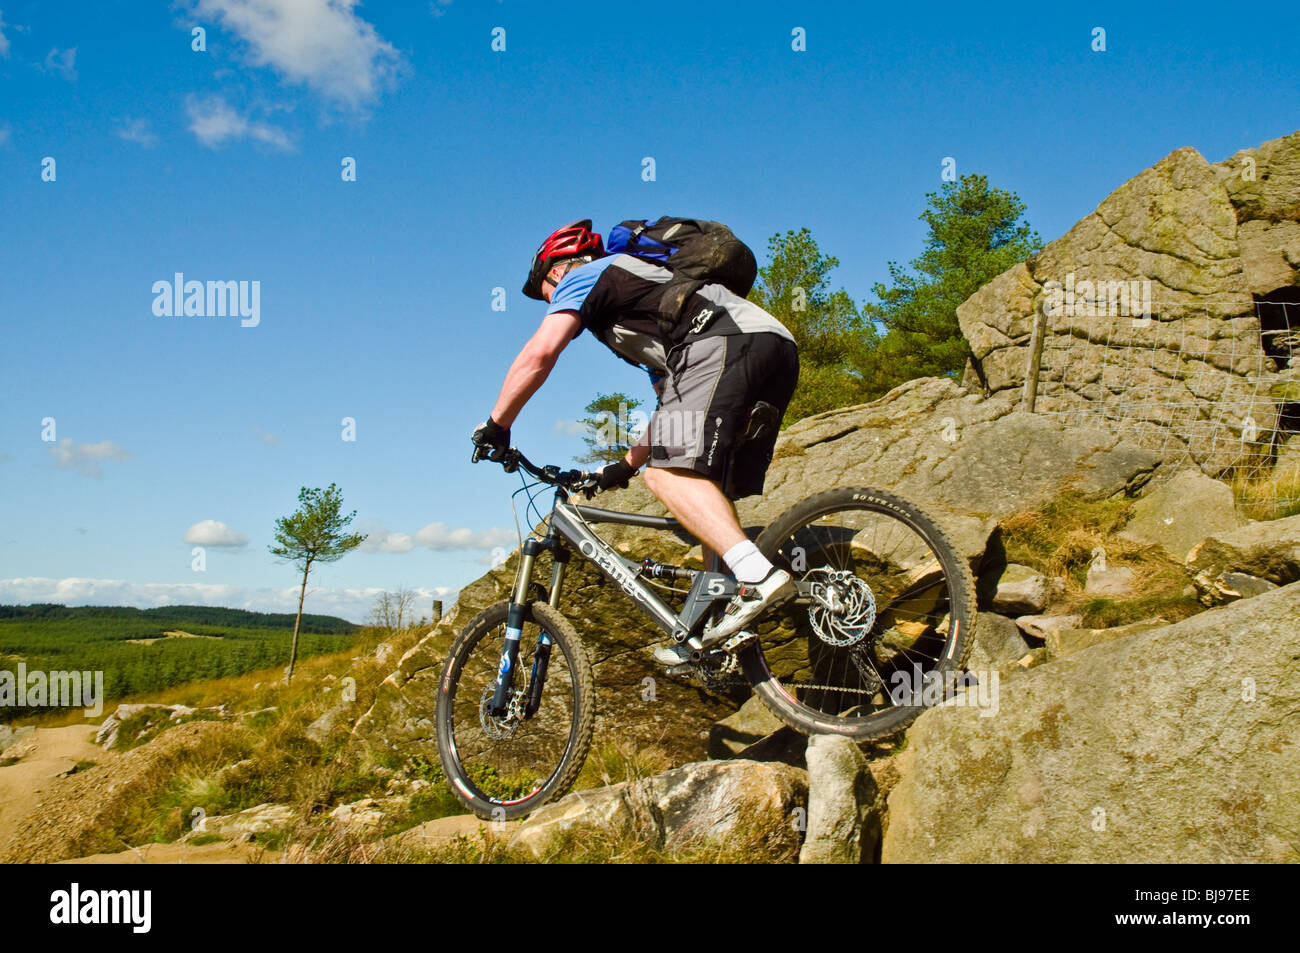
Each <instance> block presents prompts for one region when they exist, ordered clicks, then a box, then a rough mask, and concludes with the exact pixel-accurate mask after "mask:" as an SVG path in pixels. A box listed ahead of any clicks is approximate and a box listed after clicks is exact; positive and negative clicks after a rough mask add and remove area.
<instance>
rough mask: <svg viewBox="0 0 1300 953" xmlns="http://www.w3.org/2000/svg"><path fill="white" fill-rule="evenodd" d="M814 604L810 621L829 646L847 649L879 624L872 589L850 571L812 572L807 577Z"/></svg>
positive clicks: (811, 606) (814, 570)
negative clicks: (876, 623)
mask: <svg viewBox="0 0 1300 953" xmlns="http://www.w3.org/2000/svg"><path fill="white" fill-rule="evenodd" d="M804 581H805V582H807V583H809V584H810V594H811V596H812V603H811V604H810V605H809V607H808V621H809V622H811V623H812V627H813V631H814V632H816V633H817V637H818V638H819V639H821V640H822V641H823V642H825V643H826V644H827V645H833V646H835V647H836V648H847V647H849V646H851V645H857V644H858V643H859V642H861V641H862V640H863V639H865V638H866V637H867V633H869V632H870V631H871V627H872V626H873V625H874V624H875V622H876V597H875V594H874V593H872V591H871V587H870V586H868V585H867V584H866V583H865V582H863V581H862V580H861V579H859V578H858V577H857V576H855V575H854V574H853V573H851V572H849V571H847V570H837V569H813V570H810V571H809V572H808V573H807V574H806V575H805V576H804Z"/></svg>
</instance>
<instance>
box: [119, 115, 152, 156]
mask: <svg viewBox="0 0 1300 953" xmlns="http://www.w3.org/2000/svg"><path fill="white" fill-rule="evenodd" d="M117 137H118V138H119V139H125V140H126V141H127V142H135V143H138V144H139V145H142V146H144V147H145V148H146V149H152V148H153V147H154V146H156V145H158V137H157V136H155V135H154V134H153V133H152V132H151V131H150V130H149V120H148V119H127V120H126V121H124V122H123V123H122V124H121V125H120V126H118V127H117Z"/></svg>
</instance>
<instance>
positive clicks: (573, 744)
mask: <svg viewBox="0 0 1300 953" xmlns="http://www.w3.org/2000/svg"><path fill="white" fill-rule="evenodd" d="M508 610H509V603H505V602H501V603H497V604H496V605H494V606H490V607H489V608H487V609H484V610H483V611H482V612H481V613H479V614H478V615H477V616H476V617H475V618H474V619H473V620H472V621H471V622H470V623H469V625H467V626H466V627H465V629H464V631H462V632H461V634H460V635H459V636H457V637H456V641H455V642H453V643H452V647H451V652H450V653H449V656H448V659H447V664H446V666H445V667H444V669H443V674H442V679H441V680H440V682H439V684H438V702H437V708H436V715H435V717H436V721H437V734H438V755H439V758H440V759H441V761H442V768H443V771H444V773H445V774H446V776H447V780H448V781H449V782H450V784H451V789H452V793H453V794H455V795H456V797H457V798H458V799H459V800H460V802H461V803H462V804H464V805H465V806H466V807H467V808H469V809H470V810H471V811H473V812H474V813H475V814H477V815H478V816H479V817H482V818H485V819H488V820H509V819H511V818H515V817H520V816H522V815H525V814H527V813H529V812H530V811H534V810H536V809H537V808H538V807H541V806H542V805H543V804H545V803H546V802H547V801H549V800H552V799H553V798H557V797H560V796H561V795H563V794H564V793H565V792H566V791H568V789H569V787H570V786H571V785H572V784H573V782H574V780H575V779H576V778H577V776H578V772H579V771H580V770H581V769H582V765H583V762H584V761H585V760H586V757H587V752H588V749H590V747H591V734H592V727H593V724H594V719H595V705H594V698H595V695H594V689H593V682H592V674H591V663H590V662H589V661H588V660H587V654H586V652H585V651H584V650H583V648H582V644H581V643H580V642H579V641H578V635H577V633H576V632H574V630H573V627H572V626H571V625H570V624H569V623H568V620H566V619H565V618H564V617H563V616H562V615H560V613H559V612H557V611H556V610H555V609H553V608H551V607H550V606H549V605H547V604H546V603H545V602H534V603H532V604H530V605H529V607H528V613H527V616H526V618H525V622H524V631H523V638H522V640H521V642H520V651H519V661H518V663H517V664H516V666H515V669H514V671H515V673H516V674H515V677H514V680H513V683H512V685H513V687H512V704H511V705H510V706H509V709H508V711H507V714H506V715H505V716H504V717H496V716H494V715H492V713H491V712H490V711H489V708H490V702H491V699H492V693H493V689H494V687H495V684H496V679H497V668H498V664H499V662H500V660H501V651H502V648H503V647H504V644H505V633H506V614H507V611H508ZM543 636H545V638H548V639H549V640H550V643H551V650H550V657H549V660H548V663H547V668H546V678H545V687H544V690H543V691H542V695H541V699H540V704H539V705H538V707H537V710H536V711H535V712H534V713H533V714H531V715H529V714H528V713H527V708H528V703H527V699H528V689H529V686H530V685H531V682H532V679H533V678H534V677H535V672H534V669H535V666H534V662H535V661H536V658H537V652H538V647H539V645H540V644H541V643H540V640H541V638H542V637H543Z"/></svg>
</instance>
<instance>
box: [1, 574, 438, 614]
mask: <svg viewBox="0 0 1300 953" xmlns="http://www.w3.org/2000/svg"><path fill="white" fill-rule="evenodd" d="M383 591H384V590H382V589H378V588H373V587H372V588H366V589H319V588H311V587H308V589H307V601H306V603H305V604H304V605H303V611H304V612H310V613H313V614H316V615H335V616H339V617H341V618H344V619H348V620H349V621H352V622H364V621H365V619H366V617H367V616H368V615H369V614H370V609H371V607H372V606H373V605H374V603H375V599H376V597H378V596H379V594H380V593H382V592H383ZM413 591H414V592H415V594H416V602H415V612H416V615H417V616H419V615H426V616H427V615H428V614H429V612H430V611H431V609H432V605H431V602H432V600H434V599H442V600H443V602H444V605H445V610H444V611H449V610H450V609H451V601H452V600H453V599H454V598H455V596H456V594H457V592H458V591H459V590H456V589H453V588H451V587H449V586H434V587H430V588H417V589H414V590H413ZM33 602H56V603H61V604H62V605H67V606H82V605H96V606H135V607H136V608H139V609H150V608H153V607H155V606H176V605H189V606H196V605H197V606H225V607H226V608H230V609H249V610H252V611H254V612H296V611H297V609H298V587H297V586H290V587H287V588H284V589H272V588H269V587H266V588H261V589H248V588H245V587H243V586H224V585H209V584H207V583H134V582H126V581H124V580H121V579H79V578H67V579H46V578H38V577H28V578H17V579H0V603H7V604H19V605H26V604H29V603H33Z"/></svg>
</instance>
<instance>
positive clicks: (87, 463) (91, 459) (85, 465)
mask: <svg viewBox="0 0 1300 953" xmlns="http://www.w3.org/2000/svg"><path fill="white" fill-rule="evenodd" d="M50 456H52V457H53V458H54V465H55V466H56V467H58V468H59V469H60V470H76V471H77V472H78V473H80V474H81V475H82V476H88V477H94V478H95V479H98V478H99V477H101V476H103V475H104V471H103V470H102V469H101V468H100V466H99V464H100V461H102V460H125V459H126V458H127V452H126V451H125V450H123V449H122V448H121V447H119V446H118V445H117V444H115V443H113V441H111V440H101V441H100V442H99V443H73V442H72V438H71V437H64V438H63V439H62V440H60V441H59V442H58V443H57V444H55V445H54V446H53V447H50Z"/></svg>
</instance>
